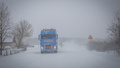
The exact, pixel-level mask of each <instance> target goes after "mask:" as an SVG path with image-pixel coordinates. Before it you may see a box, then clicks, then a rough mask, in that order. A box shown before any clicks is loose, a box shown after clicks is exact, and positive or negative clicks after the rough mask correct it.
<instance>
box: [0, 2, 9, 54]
mask: <svg viewBox="0 0 120 68" xmlns="http://www.w3.org/2000/svg"><path fill="white" fill-rule="evenodd" d="M10 25H11V22H10V13H9V11H8V7H7V6H6V5H5V4H4V3H0V45H1V49H0V50H1V55H2V48H3V42H4V41H5V40H6V39H7V38H9V37H10Z"/></svg>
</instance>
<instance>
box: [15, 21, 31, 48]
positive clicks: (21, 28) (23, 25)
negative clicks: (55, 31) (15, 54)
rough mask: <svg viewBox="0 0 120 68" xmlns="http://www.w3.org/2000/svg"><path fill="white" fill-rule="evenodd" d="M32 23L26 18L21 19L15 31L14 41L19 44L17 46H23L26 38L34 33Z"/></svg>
mask: <svg viewBox="0 0 120 68" xmlns="http://www.w3.org/2000/svg"><path fill="white" fill-rule="evenodd" d="M32 31H33V30H32V25H31V24H29V23H28V21H26V20H21V21H20V22H19V23H18V24H17V25H16V26H15V29H14V31H13V34H14V39H15V40H14V41H15V43H16V44H17V47H18V48H20V47H21V46H22V44H23V43H22V42H23V39H24V38H27V37H30V36H31V35H32Z"/></svg>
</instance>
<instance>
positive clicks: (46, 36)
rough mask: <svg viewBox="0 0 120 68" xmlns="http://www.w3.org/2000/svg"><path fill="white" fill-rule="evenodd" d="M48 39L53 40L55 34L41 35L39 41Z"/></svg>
mask: <svg viewBox="0 0 120 68" xmlns="http://www.w3.org/2000/svg"><path fill="white" fill-rule="evenodd" d="M47 38H48V39H49V38H55V34H45V35H41V39H47Z"/></svg>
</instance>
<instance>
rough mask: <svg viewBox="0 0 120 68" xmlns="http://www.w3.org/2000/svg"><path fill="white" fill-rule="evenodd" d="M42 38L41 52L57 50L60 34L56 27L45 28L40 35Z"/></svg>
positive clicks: (40, 38)
mask: <svg viewBox="0 0 120 68" xmlns="http://www.w3.org/2000/svg"><path fill="white" fill-rule="evenodd" d="M38 39H39V40H40V49H41V53H44V52H57V50H58V45H57V39H58V34H57V31H56V29H43V30H41V34H40V35H39V36H38Z"/></svg>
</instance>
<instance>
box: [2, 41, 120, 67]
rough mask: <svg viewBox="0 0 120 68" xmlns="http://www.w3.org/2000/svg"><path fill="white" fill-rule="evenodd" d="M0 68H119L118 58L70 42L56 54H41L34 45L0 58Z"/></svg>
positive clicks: (119, 59)
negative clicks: (23, 50)
mask: <svg viewBox="0 0 120 68" xmlns="http://www.w3.org/2000/svg"><path fill="white" fill-rule="evenodd" d="M109 56H110V57H109ZM0 68H120V57H117V56H113V55H109V54H106V53H100V52H95V51H92V52H90V51H88V50H87V49H86V47H85V45H78V44H76V43H75V42H74V41H71V42H65V43H63V45H62V46H59V50H58V53H45V54H41V53H40V50H39V45H35V47H34V48H28V50H27V51H25V52H22V53H18V54H15V55H10V56H1V57H0Z"/></svg>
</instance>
